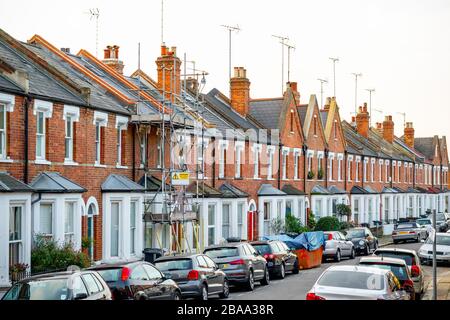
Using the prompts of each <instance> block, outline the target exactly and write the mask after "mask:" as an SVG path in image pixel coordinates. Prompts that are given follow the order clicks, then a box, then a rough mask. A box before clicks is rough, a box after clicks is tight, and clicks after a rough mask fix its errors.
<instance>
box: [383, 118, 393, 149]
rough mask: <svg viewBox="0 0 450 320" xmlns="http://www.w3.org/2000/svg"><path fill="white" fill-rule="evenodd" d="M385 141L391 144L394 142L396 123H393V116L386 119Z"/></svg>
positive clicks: (384, 123) (384, 128)
mask: <svg viewBox="0 0 450 320" xmlns="http://www.w3.org/2000/svg"><path fill="white" fill-rule="evenodd" d="M383 139H384V140H386V141H387V142H389V143H393V142H394V121H392V116H386V117H385V118H384V122H383Z"/></svg>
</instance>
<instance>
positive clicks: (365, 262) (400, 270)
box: [359, 256, 415, 300]
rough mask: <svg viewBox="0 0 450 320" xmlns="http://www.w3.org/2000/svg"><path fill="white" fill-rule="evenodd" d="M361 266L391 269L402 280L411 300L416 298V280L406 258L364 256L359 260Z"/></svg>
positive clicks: (401, 282)
mask: <svg viewBox="0 0 450 320" xmlns="http://www.w3.org/2000/svg"><path fill="white" fill-rule="evenodd" d="M359 265H360V266H367V267H374V268H379V269H384V270H390V271H392V273H393V274H394V275H395V276H396V277H397V280H398V281H400V285H401V287H402V289H403V290H405V291H406V292H407V293H409V295H410V297H411V300H414V299H415V291H414V281H413V280H412V277H411V273H410V272H409V268H408V265H407V264H406V262H405V260H403V259H397V258H386V257H383V256H379V257H377V256H370V257H362V258H361V260H359Z"/></svg>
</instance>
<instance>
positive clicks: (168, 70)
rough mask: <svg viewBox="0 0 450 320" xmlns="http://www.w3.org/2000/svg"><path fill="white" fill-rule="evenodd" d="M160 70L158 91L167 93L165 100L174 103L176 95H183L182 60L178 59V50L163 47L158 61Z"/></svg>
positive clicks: (157, 64)
mask: <svg viewBox="0 0 450 320" xmlns="http://www.w3.org/2000/svg"><path fill="white" fill-rule="evenodd" d="M156 66H157V69H158V89H159V91H161V93H162V92H163V91H165V93H166V94H165V98H166V99H167V100H170V101H172V102H173V96H172V93H173V94H174V95H180V94H181V60H180V59H179V58H178V57H177V48H176V47H172V48H170V49H169V47H166V45H165V44H163V45H162V46H161V56H160V57H158V59H156Z"/></svg>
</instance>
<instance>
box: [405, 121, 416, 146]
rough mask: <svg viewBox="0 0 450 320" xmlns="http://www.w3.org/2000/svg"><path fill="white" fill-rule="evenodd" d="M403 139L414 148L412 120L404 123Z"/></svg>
mask: <svg viewBox="0 0 450 320" xmlns="http://www.w3.org/2000/svg"><path fill="white" fill-rule="evenodd" d="M404 140H405V143H406V145H407V146H408V147H410V148H414V126H413V123H412V122H407V123H406V127H405V132H404Z"/></svg>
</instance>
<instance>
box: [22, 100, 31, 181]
mask: <svg viewBox="0 0 450 320" xmlns="http://www.w3.org/2000/svg"><path fill="white" fill-rule="evenodd" d="M30 100H31V99H30V98H29V97H28V96H27V97H25V100H24V103H23V107H24V109H25V111H24V112H25V114H24V116H25V117H24V122H25V123H24V130H23V134H24V143H23V146H24V147H23V153H24V160H25V161H24V162H25V163H24V166H23V182H24V183H25V184H28V175H29V173H28V163H29V158H28V142H29V141H28V126H29V120H28V107H29V105H30Z"/></svg>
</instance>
